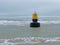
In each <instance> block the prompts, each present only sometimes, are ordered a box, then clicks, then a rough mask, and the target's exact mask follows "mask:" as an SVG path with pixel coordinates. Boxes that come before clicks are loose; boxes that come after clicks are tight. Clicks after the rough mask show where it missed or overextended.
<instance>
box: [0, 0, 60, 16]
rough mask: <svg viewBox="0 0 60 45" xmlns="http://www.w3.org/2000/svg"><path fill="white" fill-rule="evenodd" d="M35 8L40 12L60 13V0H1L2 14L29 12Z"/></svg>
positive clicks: (0, 8)
mask: <svg viewBox="0 0 60 45" xmlns="http://www.w3.org/2000/svg"><path fill="white" fill-rule="evenodd" d="M34 9H36V10H37V11H38V12H40V13H44V12H45V13H49V12H51V13H52V12H53V13H55V12H57V13H60V11H59V10H60V0H0V15H5V14H6V15H9V14H27V13H28V14H29V13H32V12H33V10H34ZM51 10H52V11H51Z"/></svg>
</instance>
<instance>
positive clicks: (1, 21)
mask: <svg viewBox="0 0 60 45" xmlns="http://www.w3.org/2000/svg"><path fill="white" fill-rule="evenodd" d="M31 22H32V21H13V20H12V21H11V20H0V25H19V26H24V25H28V24H30V23H31ZM38 22H39V23H41V24H60V21H38Z"/></svg>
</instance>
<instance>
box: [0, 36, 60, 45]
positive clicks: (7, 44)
mask: <svg viewBox="0 0 60 45" xmlns="http://www.w3.org/2000/svg"><path fill="white" fill-rule="evenodd" d="M48 42H60V37H56V38H42V37H23V38H22V37H21V38H19V37H18V38H14V39H0V45H18V44H23V45H24V44H37V43H48Z"/></svg>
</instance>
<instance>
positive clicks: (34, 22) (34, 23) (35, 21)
mask: <svg viewBox="0 0 60 45" xmlns="http://www.w3.org/2000/svg"><path fill="white" fill-rule="evenodd" d="M32 21H33V22H32V23H30V27H40V23H38V22H37V21H38V14H37V13H36V12H35V13H33V14H32Z"/></svg>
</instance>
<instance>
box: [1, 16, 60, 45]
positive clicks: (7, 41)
mask: <svg viewBox="0 0 60 45" xmlns="http://www.w3.org/2000/svg"><path fill="white" fill-rule="evenodd" d="M59 18H60V16H57V17H56V16H41V17H40V18H39V21H38V22H39V23H40V24H41V27H38V28H31V27H30V23H31V22H32V21H31V17H27V18H13V19H12V18H5V19H0V45H18V44H26V43H28V44H32V43H41V42H43V43H44V42H49V41H51V42H53V41H60V20H59Z"/></svg>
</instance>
